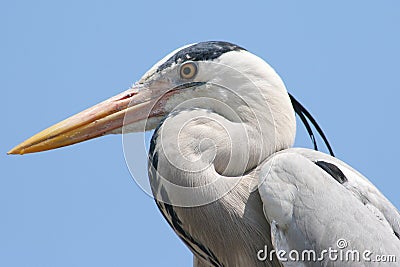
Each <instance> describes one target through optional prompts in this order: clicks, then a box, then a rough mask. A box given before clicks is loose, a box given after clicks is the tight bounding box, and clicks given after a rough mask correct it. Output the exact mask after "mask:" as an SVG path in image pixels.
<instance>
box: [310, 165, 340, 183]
mask: <svg viewBox="0 0 400 267" xmlns="http://www.w3.org/2000/svg"><path fill="white" fill-rule="evenodd" d="M315 164H317V165H318V166H319V167H321V169H323V170H324V171H326V172H327V173H329V174H330V175H331V176H332V177H333V178H334V179H335V180H336V181H338V182H339V183H340V184H343V183H344V182H347V177H346V175H344V173H343V172H342V171H341V170H340V169H339V168H338V167H337V166H336V165H335V164H332V163H329V162H326V161H322V160H318V161H315Z"/></svg>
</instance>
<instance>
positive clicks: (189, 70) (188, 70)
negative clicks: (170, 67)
mask: <svg viewBox="0 0 400 267" xmlns="http://www.w3.org/2000/svg"><path fill="white" fill-rule="evenodd" d="M191 72H192V70H191V69H190V68H189V67H184V68H183V74H185V75H189V74H190V73H191Z"/></svg>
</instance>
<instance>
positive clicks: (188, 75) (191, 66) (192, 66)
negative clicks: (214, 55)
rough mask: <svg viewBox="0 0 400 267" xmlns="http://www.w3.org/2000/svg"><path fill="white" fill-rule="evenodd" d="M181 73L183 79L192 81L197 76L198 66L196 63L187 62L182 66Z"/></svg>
mask: <svg viewBox="0 0 400 267" xmlns="http://www.w3.org/2000/svg"><path fill="white" fill-rule="evenodd" d="M179 72H180V75H181V78H182V79H192V78H193V77H194V76H195V75H196V74H197V65H196V63H194V62H186V63H184V64H182V65H181V69H180V71H179Z"/></svg>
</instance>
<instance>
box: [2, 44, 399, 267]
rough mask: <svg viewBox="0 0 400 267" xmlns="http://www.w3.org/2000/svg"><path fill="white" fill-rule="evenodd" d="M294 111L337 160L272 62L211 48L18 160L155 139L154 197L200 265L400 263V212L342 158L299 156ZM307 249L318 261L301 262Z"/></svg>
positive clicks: (154, 75)
mask: <svg viewBox="0 0 400 267" xmlns="http://www.w3.org/2000/svg"><path fill="white" fill-rule="evenodd" d="M295 113H297V114H298V115H299V116H300V118H301V120H302V121H303V122H304V124H305V126H306V128H307V131H308V132H309V134H310V136H311V138H312V139H313V142H314V147H315V148H316V140H315V138H314V135H313V132H312V129H311V127H310V125H309V123H308V122H307V119H308V120H310V121H311V122H312V124H314V125H315V127H316V129H317V131H318V132H319V133H320V135H321V136H322V138H323V139H324V141H325V142H326V144H327V146H328V148H329V150H330V152H331V154H332V155H333V152H332V150H331V148H330V146H329V143H328V142H327V140H326V137H325V136H324V134H323V132H322V130H321V129H320V128H319V126H318V125H317V124H316V122H315V120H314V119H313V118H312V117H311V115H310V114H309V113H308V112H307V110H306V109H305V108H304V107H303V106H302V105H301V104H300V103H299V102H298V101H297V100H296V99H295V98H294V97H293V96H291V95H289V94H288V92H287V90H286V88H285V85H284V83H283V82H282V80H281V78H280V77H279V76H278V74H277V73H276V72H275V71H274V70H273V68H272V67H271V66H269V65H268V64H267V63H266V62H265V61H264V60H262V59H261V58H259V57H257V56H256V55H254V54H252V53H250V52H248V51H247V50H246V49H244V48H242V47H240V46H237V45H235V44H231V43H227V42H220V41H209V42H201V43H196V44H192V45H187V46H184V47H182V48H179V49H177V50H175V51H173V52H172V53H170V54H169V55H167V56H166V57H165V58H163V59H162V60H160V61H159V62H158V63H157V64H155V65H154V66H153V67H152V68H151V69H150V70H149V71H147V72H146V73H145V74H144V76H143V77H142V78H141V79H140V80H139V81H138V82H136V83H135V84H134V85H132V87H131V88H129V89H128V90H126V91H124V92H122V93H121V94H118V95H116V96H114V97H112V98H110V99H108V100H106V101H104V102H102V103H100V104H97V105H95V106H93V107H91V108H89V109H87V110H85V111H82V112H81V113H78V114H76V115H74V116H72V117H70V118H68V119H66V120H64V121H62V122H60V123H58V124H56V125H54V126H51V127H49V128H48V129H46V130H44V131H42V132H40V133H38V134H37V135H35V136H33V137H31V138H29V139H27V140H26V141H24V142H23V143H21V144H20V145H18V146H16V147H15V148H13V149H12V150H11V151H9V154H26V153H33V152H39V151H44V150H49V149H54V148H58V147H62V146H67V145H71V144H75V143H78V142H82V141H85V140H88V139H92V138H96V137H99V136H103V135H107V134H119V133H129V132H140V131H147V130H153V129H155V131H154V134H153V137H152V140H151V145H150V151H149V179H150V184H151V189H152V193H153V195H154V198H155V200H156V204H157V206H158V207H159V209H160V211H161V213H162V214H163V216H164V217H165V219H166V220H167V222H168V223H169V224H170V226H171V227H172V229H173V230H174V231H175V232H176V234H177V235H178V236H179V237H180V238H181V239H182V241H183V242H184V243H185V244H186V245H187V247H188V248H189V249H190V250H191V251H192V252H193V255H194V266H314V265H315V266H321V265H323V266H350V265H354V266H359V265H360V264H362V265H371V266H374V265H377V264H379V263H378V262H376V261H374V260H373V259H374V258H373V257H374V256H376V255H386V256H388V255H391V256H394V257H397V259H398V260H400V214H399V211H398V210H397V209H396V208H395V207H394V206H393V205H392V204H391V203H390V202H389V201H388V200H387V199H386V198H385V197H384V196H383V195H382V193H380V192H379V190H378V189H376V188H375V186H374V185H372V184H371V183H370V182H369V181H368V180H367V179H366V178H365V177H364V176H362V175H361V174H360V173H358V172H357V171H356V170H354V169H352V168H351V167H350V166H348V165H346V164H345V163H343V162H342V161H340V160H338V159H337V158H335V157H333V156H332V155H328V154H324V153H321V152H319V151H316V150H311V149H306V148H292V146H293V143H294V138H295V134H296V121H295ZM338 241H341V242H342V243H341V244H340V246H339V243H338ZM343 244H345V245H343ZM264 248H265V250H263V249H264ZM330 249H336V250H340V251H342V250H343V251H344V250H346V251H350V252H351V253H355V252H354V251H357V252H361V253H363V252H365V251H369V252H371V253H370V254H369V255H368V256H369V258H368V259H365V257H364V258H363V256H364V255H361V259H358V261H357V259H353V261H350V260H349V259H337V258H336V259H335V258H332V257H325V256H326V255H327V251H328V250H330ZM279 251H281V252H282V251H283V252H286V254H285V253H284V254H285V255H286V257H285V256H283V257H282V253H278V252H279ZM293 251H294V252H293ZM304 251H306V252H307V253H308V254H310V253H311V252H310V251H313V252H314V253H315V255H317V256H318V257H317V258H314V259H310V258H309V259H299V258H295V257H293V255H295V256H296V255H297V256H299V255H302V254H303V253H302V252H304ZM270 252H274V253H270ZM292 252H293V253H292ZM290 253H291V254H290ZM267 255H268V256H269V257H267ZM324 255H325V256H324ZM288 256H289V258H288ZM371 258H372V259H371ZM387 264H390V263H387ZM391 264H395V263H391Z"/></svg>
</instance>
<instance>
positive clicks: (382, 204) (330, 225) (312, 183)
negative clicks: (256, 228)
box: [259, 148, 400, 266]
mask: <svg viewBox="0 0 400 267" xmlns="http://www.w3.org/2000/svg"><path fill="white" fill-rule="evenodd" d="M259 193H260V196H261V199H262V202H263V205H264V214H265V217H266V219H267V220H268V222H269V223H270V224H271V239H272V244H273V245H274V249H275V250H283V251H285V252H287V253H286V254H285V255H286V257H283V260H285V259H288V262H286V263H285V262H284V263H283V264H284V265H285V266H292V265H291V264H292V263H290V258H291V259H296V260H297V259H300V260H302V259H303V260H304V259H305V260H307V259H314V258H315V259H316V261H315V262H313V263H311V264H307V266H309V265H316V266H320V265H321V264H322V265H323V266H342V265H343V266H351V265H354V266H360V263H361V264H362V265H370V266H376V265H379V263H378V262H377V261H375V260H382V259H383V257H382V256H381V255H385V256H384V257H385V259H386V261H391V262H392V263H388V262H386V263H382V264H385V266H391V264H392V265H393V266H395V265H396V263H395V262H393V261H397V264H398V262H399V261H400V235H399V233H400V214H399V211H398V210H397V209H396V208H395V207H394V206H393V205H392V204H391V203H390V202H389V201H388V200H387V199H386V198H385V197H384V196H383V195H382V194H381V193H380V192H379V190H378V189H376V187H375V186H374V185H372V184H371V183H370V182H369V181H368V180H367V179H366V178H365V177H364V176H362V175H361V174H360V173H358V172H357V171H355V170H353V169H352V168H351V167H349V166H348V165H347V164H345V163H343V162H341V161H340V160H338V159H336V158H333V157H331V156H329V155H326V154H323V153H321V152H318V151H313V150H309V149H302V148H292V149H287V150H284V151H281V152H279V153H275V154H274V155H272V156H271V157H270V158H269V159H268V160H267V161H266V162H265V163H264V164H263V166H262V169H261V172H260V183H259ZM329 249H331V250H337V253H336V255H337V256H338V257H341V256H342V258H341V259H343V260H339V259H336V260H335V258H330V257H329V255H328V254H329V253H332V252H329ZM292 250H294V251H295V252H292V256H291V257H289V254H288V253H290V252H291V251H292ZM325 250H326V251H325ZM296 253H299V254H296ZM302 253H303V254H304V256H303V255H302ZM314 253H315V255H314ZM363 253H364V254H363ZM308 254H309V256H308ZM334 254H335V253H334ZM297 255H298V256H297ZM357 256H359V257H358V259H357ZM386 256H387V257H386ZM313 257H314V258H313ZM318 258H319V259H318ZM353 258H354V259H353ZM388 258H389V259H388ZM346 260H348V261H346Z"/></svg>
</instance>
